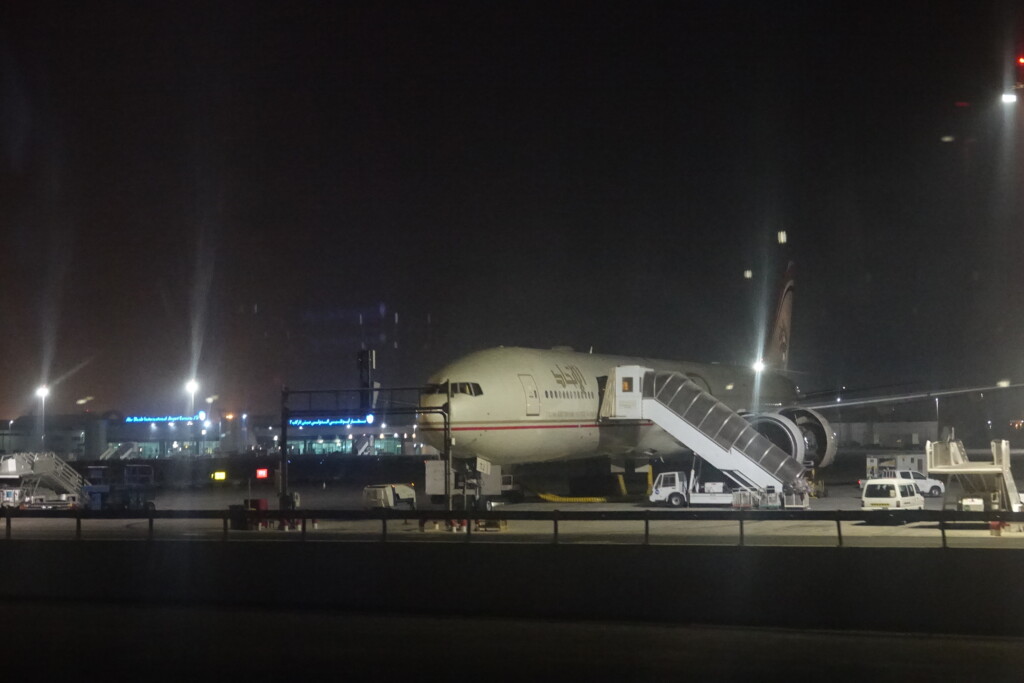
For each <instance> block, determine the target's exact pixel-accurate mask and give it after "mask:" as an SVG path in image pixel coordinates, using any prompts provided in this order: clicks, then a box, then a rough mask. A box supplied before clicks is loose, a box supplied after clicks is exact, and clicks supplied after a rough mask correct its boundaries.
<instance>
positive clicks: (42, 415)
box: [36, 384, 50, 451]
mask: <svg viewBox="0 0 1024 683" xmlns="http://www.w3.org/2000/svg"><path fill="white" fill-rule="evenodd" d="M49 395H50V388H49V387H48V386H46V385H45V384H44V385H42V386H41V387H39V388H38V389H36V396H38V397H39V444H40V450H43V451H45V450H46V397H47V396H49Z"/></svg>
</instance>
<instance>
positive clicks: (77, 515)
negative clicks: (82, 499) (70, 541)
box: [75, 509, 82, 541]
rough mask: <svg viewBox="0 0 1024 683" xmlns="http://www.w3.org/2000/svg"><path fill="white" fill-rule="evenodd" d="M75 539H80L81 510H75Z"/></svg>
mask: <svg viewBox="0 0 1024 683" xmlns="http://www.w3.org/2000/svg"><path fill="white" fill-rule="evenodd" d="M75 540H76V541H81V540H82V511H81V510H77V509H76V510H75Z"/></svg>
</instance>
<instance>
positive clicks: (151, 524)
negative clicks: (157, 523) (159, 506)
mask: <svg viewBox="0 0 1024 683" xmlns="http://www.w3.org/2000/svg"><path fill="white" fill-rule="evenodd" d="M148 540H150V541H152V540H153V511H152V510H149V537H148Z"/></svg>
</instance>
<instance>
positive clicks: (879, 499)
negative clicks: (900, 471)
mask: <svg viewBox="0 0 1024 683" xmlns="http://www.w3.org/2000/svg"><path fill="white" fill-rule="evenodd" d="M860 505H861V507H862V508H863V509H865V510H895V509H900V510H923V509H924V496H922V495H921V492H920V491H918V490H917V486H916V485H915V484H913V483H911V482H910V481H908V480H906V479H899V478H895V477H890V478H887V479H868V480H867V482H865V483H864V491H863V493H862V494H861V502H860Z"/></svg>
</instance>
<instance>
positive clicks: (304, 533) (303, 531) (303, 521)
mask: <svg viewBox="0 0 1024 683" xmlns="http://www.w3.org/2000/svg"><path fill="white" fill-rule="evenodd" d="M299 540H300V541H305V540H306V513H305V512H303V513H302V535H301V536H299Z"/></svg>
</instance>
